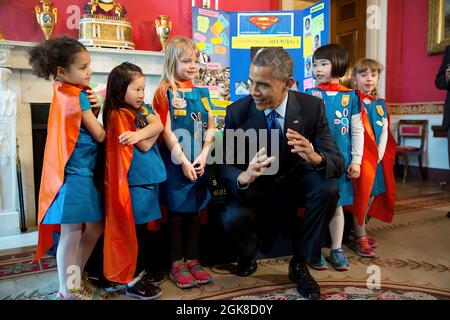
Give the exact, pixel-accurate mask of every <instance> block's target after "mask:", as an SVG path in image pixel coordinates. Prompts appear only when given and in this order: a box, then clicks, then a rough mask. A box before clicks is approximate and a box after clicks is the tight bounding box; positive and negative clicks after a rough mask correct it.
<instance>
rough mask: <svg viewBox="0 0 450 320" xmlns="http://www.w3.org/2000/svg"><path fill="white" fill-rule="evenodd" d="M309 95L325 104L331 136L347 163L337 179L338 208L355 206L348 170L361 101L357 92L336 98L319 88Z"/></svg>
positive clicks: (341, 93) (336, 96) (307, 91)
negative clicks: (353, 127)
mask: <svg viewBox="0 0 450 320" xmlns="http://www.w3.org/2000/svg"><path fill="white" fill-rule="evenodd" d="M306 93H307V94H310V95H313V96H316V97H318V98H321V99H322V100H323V102H324V104H325V115H326V117H327V120H328V126H329V127H330V131H331V135H332V136H333V137H334V141H336V144H337V146H338V148H339V151H340V152H341V153H342V156H343V157H344V162H345V171H344V173H343V174H342V175H341V176H340V177H339V178H338V179H336V183H337V184H338V186H339V197H340V198H339V201H338V206H346V205H351V204H353V183H352V180H351V179H349V178H347V168H348V166H349V165H350V164H351V161H352V154H351V151H352V138H351V135H350V134H351V133H350V131H351V119H352V116H354V115H357V114H358V113H360V112H361V108H360V105H359V99H358V96H357V95H356V93H355V91H339V92H337V94H336V95H335V96H332V95H330V96H329V95H327V92H326V91H324V90H322V89H319V88H311V89H308V90H306Z"/></svg>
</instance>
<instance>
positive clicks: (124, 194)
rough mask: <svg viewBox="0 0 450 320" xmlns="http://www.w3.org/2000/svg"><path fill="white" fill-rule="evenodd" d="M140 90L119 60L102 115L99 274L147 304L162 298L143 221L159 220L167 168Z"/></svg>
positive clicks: (139, 79) (129, 67) (130, 68)
mask: <svg viewBox="0 0 450 320" xmlns="http://www.w3.org/2000/svg"><path fill="white" fill-rule="evenodd" d="M144 89H145V80H144V75H143V73H142V70H141V69H140V68H139V67H138V66H136V65H134V64H131V63H128V62H124V63H122V64H121V65H119V66H117V67H115V68H114V69H113V70H112V71H111V73H110V74H109V77H108V83H107V88H106V97H105V110H104V112H103V123H104V125H105V129H106V163H105V203H106V205H105V215H106V225H105V245H104V274H105V277H106V278H107V279H108V280H111V281H113V282H118V283H126V284H127V285H126V292H127V295H129V296H133V297H137V298H139V299H144V300H147V299H154V298H157V297H159V296H160V295H161V289H160V288H159V287H157V286H156V285H154V284H153V283H152V281H151V279H150V278H149V277H148V273H147V272H146V269H147V270H148V266H146V265H145V262H146V259H145V258H146V253H147V252H148V250H151V248H148V246H147V244H146V241H144V239H145V232H147V231H146V229H147V223H148V222H150V221H153V220H156V219H158V218H159V217H160V216H161V211H160V208H159V202H158V184H159V183H161V182H162V181H164V180H166V170H165V168H164V163H163V162H162V160H161V156H160V154H159V149H158V146H157V144H155V142H156V139H157V138H158V135H159V134H160V133H161V131H162V130H163V126H162V124H161V121H160V120H159V117H158V115H156V114H154V113H153V111H152V109H151V108H149V107H148V106H146V105H145V104H144ZM136 238H137V239H136ZM136 275H137V276H136Z"/></svg>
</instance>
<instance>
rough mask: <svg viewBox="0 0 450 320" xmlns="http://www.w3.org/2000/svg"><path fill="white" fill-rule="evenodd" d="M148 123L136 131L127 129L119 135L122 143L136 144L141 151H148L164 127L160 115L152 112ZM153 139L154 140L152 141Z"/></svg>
mask: <svg viewBox="0 0 450 320" xmlns="http://www.w3.org/2000/svg"><path fill="white" fill-rule="evenodd" d="M145 119H146V120H147V123H148V125H146V126H145V127H144V128H142V129H138V130H136V131H127V132H124V133H122V134H121V135H120V136H119V141H120V143H123V144H128V145H130V144H136V146H137V147H138V148H139V149H140V150H141V151H144V152H146V151H148V150H150V148H151V147H152V145H153V143H154V142H155V141H156V140H157V139H158V136H159V134H160V133H161V132H162V131H163V129H164V127H163V125H162V123H161V120H160V118H159V116H158V115H154V114H150V115H148V116H147V117H146V118H145ZM152 141H153V142H152Z"/></svg>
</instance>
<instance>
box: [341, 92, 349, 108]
mask: <svg viewBox="0 0 450 320" xmlns="http://www.w3.org/2000/svg"><path fill="white" fill-rule="evenodd" d="M349 103H350V95H349V94H343V95H342V100H341V106H343V107H346V106H348V105H349Z"/></svg>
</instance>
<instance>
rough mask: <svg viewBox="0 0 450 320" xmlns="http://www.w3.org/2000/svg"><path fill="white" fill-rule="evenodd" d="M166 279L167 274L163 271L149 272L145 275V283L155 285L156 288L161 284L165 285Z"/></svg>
mask: <svg viewBox="0 0 450 320" xmlns="http://www.w3.org/2000/svg"><path fill="white" fill-rule="evenodd" d="M164 279H165V273H164V272H162V271H157V272H156V271H155V272H147V273H146V274H145V275H144V280H145V282H147V283H150V284H153V285H155V286H158V285H160V284H161V283H163V282H164Z"/></svg>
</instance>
